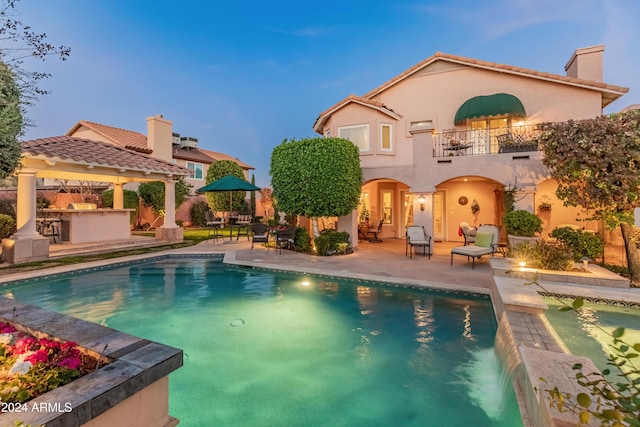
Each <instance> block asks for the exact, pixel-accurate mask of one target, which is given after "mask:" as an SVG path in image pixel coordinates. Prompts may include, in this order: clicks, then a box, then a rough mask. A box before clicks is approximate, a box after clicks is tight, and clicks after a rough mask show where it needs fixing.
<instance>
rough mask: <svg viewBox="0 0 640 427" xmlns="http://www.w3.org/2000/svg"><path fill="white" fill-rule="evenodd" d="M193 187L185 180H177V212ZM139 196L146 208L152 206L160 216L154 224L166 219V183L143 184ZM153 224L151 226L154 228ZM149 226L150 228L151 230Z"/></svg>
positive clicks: (139, 189)
mask: <svg viewBox="0 0 640 427" xmlns="http://www.w3.org/2000/svg"><path fill="white" fill-rule="evenodd" d="M190 189H191V185H190V184H187V183H186V182H185V181H184V179H182V178H180V179H178V180H176V186H175V203H176V210H177V209H178V208H179V207H180V206H181V205H182V203H184V201H185V200H186V198H187V196H188V195H189V192H190ZM138 194H139V195H140V198H141V199H142V203H143V204H144V205H145V206H150V207H151V208H152V209H153V212H154V213H155V214H156V215H158V216H157V217H156V219H155V220H154V221H153V224H155V223H156V221H158V219H159V218H161V217H164V183H163V182H161V181H151V182H143V183H142V184H140V186H139V187H138ZM153 224H151V226H153ZM151 226H149V228H151Z"/></svg>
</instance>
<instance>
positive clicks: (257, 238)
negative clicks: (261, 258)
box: [251, 222, 269, 250]
mask: <svg viewBox="0 0 640 427" xmlns="http://www.w3.org/2000/svg"><path fill="white" fill-rule="evenodd" d="M254 243H266V244H267V250H269V227H268V226H267V225H266V224H262V223H260V222H256V223H253V224H251V249H252V250H253V244H254Z"/></svg>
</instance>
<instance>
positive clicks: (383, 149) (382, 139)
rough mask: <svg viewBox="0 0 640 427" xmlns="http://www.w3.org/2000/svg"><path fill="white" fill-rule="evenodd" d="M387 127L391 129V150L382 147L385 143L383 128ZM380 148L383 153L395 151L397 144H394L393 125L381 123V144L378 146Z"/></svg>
mask: <svg viewBox="0 0 640 427" xmlns="http://www.w3.org/2000/svg"><path fill="white" fill-rule="evenodd" d="M385 126H386V127H388V128H389V148H384V147H383V146H382V144H383V142H384V138H383V135H384V133H383V128H384V127H385ZM378 148H379V150H380V152H381V153H393V152H394V151H395V148H396V147H395V144H394V143H393V125H392V124H391V123H380V143H379V144H378Z"/></svg>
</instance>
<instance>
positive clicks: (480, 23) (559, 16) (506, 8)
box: [413, 0, 606, 41]
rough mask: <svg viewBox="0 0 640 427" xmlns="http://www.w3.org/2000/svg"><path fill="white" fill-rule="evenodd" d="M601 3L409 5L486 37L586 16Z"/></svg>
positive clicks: (497, 0)
mask: <svg viewBox="0 0 640 427" xmlns="http://www.w3.org/2000/svg"><path fill="white" fill-rule="evenodd" d="M604 3H606V0H564V1H562V2H559V1H557V0H537V1H535V2H532V1H530V0H493V1H485V2H475V1H474V2H465V3H463V4H462V5H461V4H459V3H458V4H457V5H456V6H442V7H439V6H432V5H420V4H417V5H414V6H413V8H414V9H415V10H417V11H421V12H423V13H426V14H429V15H437V16H439V17H440V18H439V19H445V20H447V21H450V22H452V23H453V25H460V26H461V27H460V28H461V29H463V28H467V29H471V30H473V31H474V32H477V33H478V34H480V37H481V38H482V39H484V40H485V41H486V40H492V39H495V38H499V37H502V36H505V35H507V34H510V33H512V32H515V31H518V30H521V29H525V28H529V27H532V26H535V25H539V24H546V23H552V22H580V21H585V20H590V19H593V15H594V12H595V13H598V11H599V10H600V9H601V7H600V6H601V5H602V4H604Z"/></svg>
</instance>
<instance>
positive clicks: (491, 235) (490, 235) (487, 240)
mask: <svg viewBox="0 0 640 427" xmlns="http://www.w3.org/2000/svg"><path fill="white" fill-rule="evenodd" d="M499 242H500V229H499V228H498V227H496V226H495V225H481V226H480V227H478V231H477V233H476V241H475V244H473V245H469V246H456V247H455V248H452V249H451V265H453V255H463V256H466V257H467V261H468V260H469V258H471V269H474V268H475V266H476V258H480V257H482V256H484V255H492V256H493V254H494V253H496V252H498V249H499Z"/></svg>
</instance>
